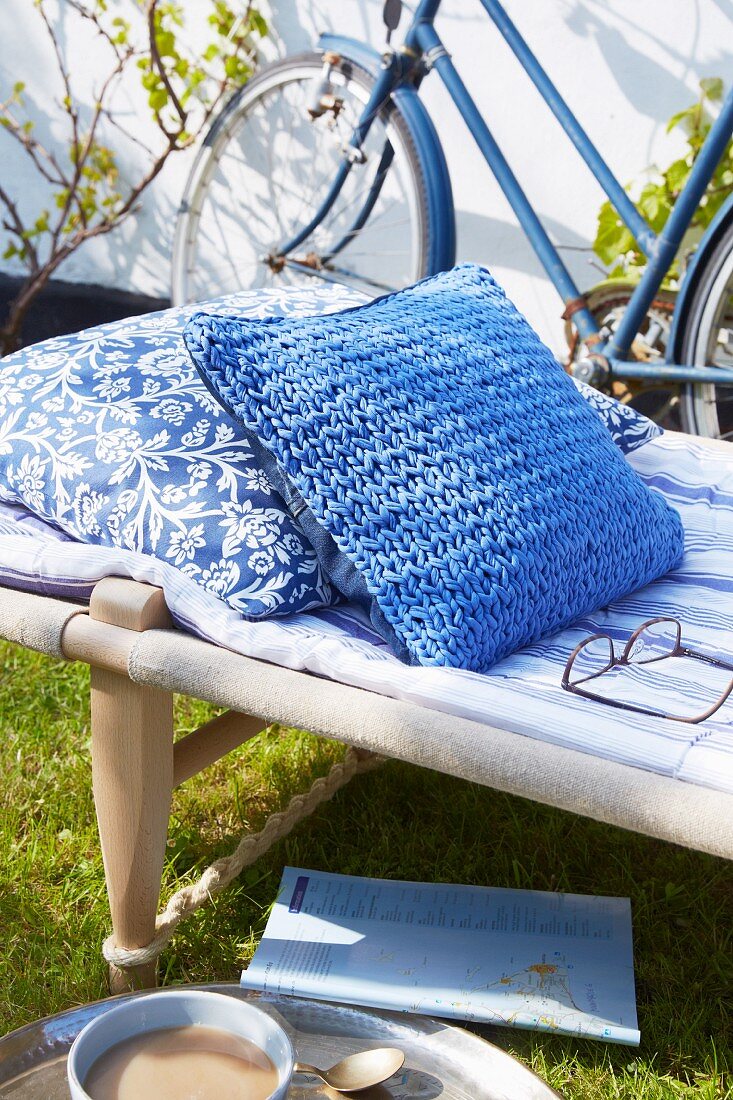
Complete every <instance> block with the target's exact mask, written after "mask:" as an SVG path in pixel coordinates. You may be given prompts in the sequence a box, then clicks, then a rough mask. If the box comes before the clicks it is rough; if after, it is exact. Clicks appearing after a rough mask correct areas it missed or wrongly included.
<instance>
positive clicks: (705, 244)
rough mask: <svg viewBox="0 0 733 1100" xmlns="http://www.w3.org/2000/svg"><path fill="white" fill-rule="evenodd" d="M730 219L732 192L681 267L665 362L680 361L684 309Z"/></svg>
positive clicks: (732, 205) (732, 218)
mask: <svg viewBox="0 0 733 1100" xmlns="http://www.w3.org/2000/svg"><path fill="white" fill-rule="evenodd" d="M731 221H733V195H731V196H730V198H728V199H726V201H725V202H724V203H723V205H722V206H721V208H720V210H719V211H718V213H717V214H716V215H715V217H714V218H713V220H712V221H711V223H710V225H709V226H708V227H707V229H706V230H705V233H704V235H703V238H702V240H701V241H700V243H699V245H698V246H697V248H696V249H695V252H694V253H693V255H692V258H691V259H690V262H689V263H688V265H687V268H686V270H685V275H684V278H683V280H682V285H681V287H680V289H679V292H678V294H677V302H676V304H675V310H674V315H673V317H672V328H671V331H670V334H669V340H668V342H667V362H668V363H678V362H679V361H680V355H681V352H682V349H681V347H680V346H679V345H681V343H682V336H683V333H684V330H685V322H686V320H687V311H688V309H689V305H690V302H691V301H692V298H693V296H694V293H695V288H696V287H697V284H698V282H699V280H700V277H701V275H702V273H703V271H704V270H705V266H706V264H707V261H708V258H709V257H710V256H711V255H712V253H713V251H714V249H715V247H716V245H717V243H718V241H719V240H720V238H721V236H722V235H723V233H724V231H725V230H726V228H727V227H728V225H729V223H730V222H731Z"/></svg>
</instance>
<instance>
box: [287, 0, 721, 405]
mask: <svg viewBox="0 0 733 1100" xmlns="http://www.w3.org/2000/svg"><path fill="white" fill-rule="evenodd" d="M480 2H481V4H482V6H483V8H484V9H485V11H486V13H487V15H488V16H489V18H490V19H491V20H492V22H493V23H494V24H495V25H496V27H497V28H498V29H499V31H500V32H501V34H502V36H503V37H504V39H505V41H506V42H507V44H508V45H509V47H510V48H511V50H512V51H513V52H514V54H515V56H516V58H517V60H518V61H519V63H520V64H521V66H522V68H523V69H524V71H525V72H526V73H527V75H528V76H529V78H530V79H531V80H532V82H533V84H534V85H535V87H536V88H537V89H538V91H539V92H540V94H541V95H542V97H543V98H544V100H545V102H546V103H547V105H548V107H549V108H550V110H551V111H552V113H553V114H554V115H555V117H556V119H557V120H558V122H559V123H560V125H561V126H562V128H563V130H564V131H565V133H566V134H567V135H568V137H569V138H570V140H571V142H572V143H573V145H574V146H575V148H576V149H577V150H578V152H579V153H580V156H581V157H582V159H583V160H584V162H585V163H586V165H587V166H588V168H589V169H590V171H591V172H592V173H593V175H594V176H595V178H596V179H597V181H598V183H599V184H600V185H601V187H602V188H603V190H604V191H605V193H606V195H607V196H608V198H609V200H610V201H611V203H612V204H613V206H614V207H615V209H616V211H617V212H618V214H619V216H620V218H621V219H622V221H623V222H624V224H625V225H626V226H627V228H628V229H629V230H630V231H631V233H632V234H633V235H634V237H635V238H636V240H637V242H638V244H639V247H640V248H641V249H642V250H643V252H644V253H645V255H646V256H647V258H648V263H647V265H646V268H645V271H644V275H643V276H642V278H641V281H640V282H639V285H638V286H637V287H636V289H635V290H634V293H633V294H632V296H631V298H630V300H629V302H628V305H627V307H626V309H625V311H624V314H623V316H622V318H621V321H620V322H619V324H618V327H617V328H616V330H615V332H614V333H613V335H612V336H611V337H610V339H608V340H607V341H606V342H604V341H603V340H602V338H601V337H600V336H599V331H598V325H597V323H596V321H595V319H594V317H593V315H592V313H591V312H590V310H589V309H588V306H587V303H586V300H585V298H584V297H583V295H582V294H581V291H580V290H579V288H578V287H577V285H576V284H575V282H574V280H573V278H572V276H571V275H570V272H569V271H568V269H567V267H566V266H565V264H564V263H563V260H562V258H561V256H560V255H559V253H558V250H557V249H556V248H555V246H554V245H553V243H552V241H551V240H550V238H549V236H548V234H547V232H546V230H545V228H544V226H543V225H542V223H541V222H540V220H539V218H538V217H537V214H536V213H535V211H534V209H533V207H532V205H531V203H530V201H529V199H528V198H527V196H526V194H525V193H524V191H523V189H522V187H521V185H520V183H519V181H518V179H517V177H516V176H515V175H514V173H513V172H512V169H511V168H510V166H509V164H508V163H507V160H506V158H505V157H504V154H503V153H502V151H501V149H500V147H499V145H498V144H497V142H496V139H495V138H494V136H493V134H492V133H491V130H490V129H489V127H488V125H487V124H486V122H485V120H484V118H483V116H482V115H481V113H480V111H479V109H478V107H477V106H476V103H475V102H474V100H473V99H472V97H471V95H470V93H469V91H468V89H467V88H466V86H465V84H464V83H463V81H462V79H461V77H460V75H459V73H458V71H457V69H456V67H455V65H454V64H453V62H452V60H451V58H450V55H449V53H448V51H447V50H446V48H445V46H444V45H443V43H442V41H441V39H440V37H439V36H438V34H437V32H436V30H435V27H434V25H433V24H434V21H435V17H436V15H437V13H438V10H439V8H440V5H441V3H442V0H420V2H419V3H418V5H417V8H416V10H415V13H414V16H413V20H412V22H411V24H410V26H409V28H408V30H407V33H406V35H405V39H404V43H403V46H402V47H401V49H400V50H398V51H396V52H391V51H388V52H387V53H386V54H385V55H384V58H383V65H382V69H381V71H380V72H379V74H378V75H377V77H376V80H375V83H374V87H373V89H372V93H371V95H370V98H369V101H368V103H367V104H366V106H365V108H364V111H363V114H362V116H361V118H360V120H359V123H358V125H357V127H356V129H355V130H354V133H353V135H352V137H351V141H350V146H349V150H348V153H347V156H346V157H345V159H344V161H343V163H342V165H341V167H340V169H339V171H338V173H337V176H336V177H335V179H334V180H333V182H332V184H331V187H330V189H329V192H328V194H327V195H326V197H325V199H324V201H323V203H322V205H321V207H320V209H319V210H318V212H317V213H316V214H315V216H314V217H313V219H312V220H311V221H310V222H309V224H308V225H307V226H305V227H304V228H303V229H302V230H301V231H300V232H299V233H298V235H297V236H296V237H294V238H293V239H292V240H290V241H288V242H287V243H286V244H284V245H283V246H282V248H281V249H280V254H281V255H283V256H285V255H287V254H288V253H289V252H291V251H292V249H294V248H296V247H298V245H299V244H301V243H302V242H303V241H304V240H305V239H306V238H307V237H308V236H309V235H310V233H312V231H313V229H315V227H316V226H317V225H318V224H319V222H320V221H321V220H322V219H323V218H324V217H325V215H326V214H327V213H328V211H329V210H330V209H331V207H332V206H333V204H334V202H335V200H336V198H337V196H338V194H339V192H340V191H341V189H342V187H343V185H344V182H345V180H346V178H347V176H348V174H349V172H350V171H351V168H352V166H353V164H354V163H355V161H357V160H358V155H359V150H360V148H361V144H362V142H363V141H364V138H365V136H366V134H367V133H368V131H369V128H370V126H371V123H372V120H373V119H374V118H375V117H376V116H377V114H378V112H379V110H380V108H381V107H382V106H383V104H384V103H385V102H387V100H388V99H389V98H390V96H392V95H394V93H395V91H396V90H398V89H399V88H400V87H401V86H405V85H407V86H411V87H412V88H419V85H420V83H421V81H422V79H423V78H424V76H425V75H426V73H428V72H430V71H431V70H433V69H434V70H435V71H436V72H437V73H438V75H439V76H440V78H441V80H442V81H443V83H444V85H445V87H446V89H447V91H448V93H449V95H450V97H451V99H452V100H453V102H454V103H455V105H456V107H457V108H458V110H459V111H460V113H461V115H462V117H463V119H464V121H465V123H466V125H467V126H468V129H469V130H470V132H471V134H472V135H473V137H474V139H475V141H476V143H477V145H478V147H479V149H480V151H481V153H482V155H483V157H484V159H485V160H486V162H487V164H488V165H489V167H490V169H491V170H492V172H493V174H494V176H495V177H496V179H497V181H498V183H499V185H500V187H501V189H502V191H503V192H504V194H505V195H506V197H507V200H508V201H509V203H510V205H511V207H512V209H513V210H514V213H515V214H516V217H517V219H518V221H519V224H520V225H521V227H522V229H523V230H524V232H525V234H526V236H527V238H528V239H529V241H530V243H531V245H532V247H533V248H534V250H535V252H536V253H537V256H538V257H539V259H540V262H541V263H542V265H543V267H544V269H545V271H546V272H547V275H548V277H549V278H550V280H551V281H552V283H553V285H554V286H555V288H556V290H557V291H558V293H559V294H560V296H561V297H562V299H563V301H564V302H565V307H566V309H565V314H564V316H566V317H571V318H572V321H573V323H574V324H575V326H576V327H577V329H578V331H579V333H580V335H581V337H582V338H583V339H584V340H585V341H586V342H587V343H588V344H589V345H591V346H592V347H593V350H592V352H591V354H590V364H588V363H587V364H586V376H587V377H588V380H589V381H593V382H598V381H601V380H603V379H604V377H608V375H609V374H612V375H613V376H614V377H615V378H636V379H643V378H646V379H658V380H660V381H665V382H666V381H674V382H694V383H708V382H711V383H714V384H716V385H721V384H723V385H733V370H730V369H726V368H723V367H701V366H693V365H684V364H672V365H669V364H665V365H664V366H660V365H654V364H648V363H638V362H635V361H632V360H629V359H627V356H628V354H629V351H630V349H631V344H632V342H633V340H634V338H635V336H636V335H637V333H638V331H639V327H640V325H641V324H642V322H643V320H644V318H645V316H646V314H647V311H648V309H649V307H650V306H651V304H652V301H653V299H654V297H655V296H656V294H657V292H658V291H659V288H660V286H661V283H662V280H663V278H664V275H665V273H666V272H667V270H668V269H669V267H670V265H671V263H672V261H673V260H674V257H675V255H676V254H677V251H678V249H679V246H680V244H681V242H682V237H683V235H684V233H685V231H686V229H687V227H688V226H689V224H690V220H691V218H692V216H693V214H694V212H695V210H696V208H697V206H698V204H699V202H700V200H701V198H702V196H703V195H704V193H705V189H706V187H707V185H708V183H709V181H710V179H711V177H712V175H713V172H714V171H715V167H716V165H717V163H718V161H719V160H720V157H721V155H722V153H723V151H724V149H725V147H726V144H727V142H728V140H729V138H730V136H731V133H733V90H731V92H730V93H729V95H728V96H727V98H726V100H725V103H724V104H723V106H722V108H721V111H720V113H719V115H718V118H717V119H716V121H715V122H714V124H713V125H712V127H711V129H710V132H709V134H708V136H707V139H706V141H705V143H704V145H703V147H702V149H701V150H700V153H699V155H698V157H697V159H696V161H695V164H694V167H693V169H692V171H691V173H690V176H689V179H688V181H687V184H686V185H685V187H684V189H683V190H682V192H681V193H680V195H679V197H678V198H677V201H676V203H675V205H674V209H673V211H672V213H671V214H670V216H669V218H668V220H667V223H666V225H665V226H664V229H663V230H662V232H661V233H660V234H656V233H654V231H653V230H652V229H651V228H650V226H649V225H648V224H647V223H646V221H645V220H644V218H643V216H642V215H641V213H640V212H639V210H638V209H637V208H636V206H635V205H634V203H633V202H632V201H631V199H630V198H629V196H628V195H627V194H626V192H625V191H624V189H623V187H622V186H621V184H620V183H619V182H618V180H617V179H616V177H615V176H614V175H613V173H612V172H611V170H610V168H609V167H608V165H607V164H606V162H605V161H604V160H603V157H602V156H601V154H600V153H599V151H598V149H597V148H596V147H595V145H594V144H593V142H592V141H591V140H590V138H589V137H588V135H587V134H586V132H585V130H584V129H583V127H582V126H581V125H580V123H579V122H578V120H577V118H576V117H575V115H574V114H573V112H572V111H571V110H570V108H569V107H568V105H567V103H566V102H565V100H564V99H563V98H562V96H561V95H560V93H559V92H558V90H557V88H556V87H555V85H554V84H553V83H552V81H551V80H550V78H549V77H548V75H547V73H546V72H545V71H544V69H543V68H542V66H541V65H540V64H539V62H538V60H537V58H536V57H535V56H534V54H533V53H532V51H531V50H530V48H529V46H528V45H527V43H526V42H525V41H524V39H523V38H522V36H521V35H520V33H519V31H518V30H517V28H516V27H515V26H514V24H513V23H512V21H511V20H510V19H509V17H508V15H507V14H506V12H505V11H504V9H503V8H502V6H501V4H500V3H499V0H480ZM387 156H388V160H387V162H386V164H385V166H384V171H382V170H381V166H380V171H379V172H378V173H377V183H376V184H375V187H376V189H377V190H376V191H375V189H374V188H373V189H372V190H373V192H374V193H373V194H372V195H370V198H369V200H368V202H371V203H372V204H373V201H374V199H375V198H376V194H377V193H378V188H379V186H381V183H380V182H379V181H380V180H381V179H382V178H383V176H384V174H385V173H386V171H387V170H388V168H389V154H388V153H387ZM370 209H371V207H369V209H368V210H367V211H366V216H368V213H369V210H370ZM366 216H364V217H363V220H362V224H363V221H365V220H366ZM346 241H347V238H345V239H344V240H343V241H341V242H339V244H338V245H337V246H336V247H335V248H334V249H333V250H332V252H331V256H332V255H334V254H335V253H336V252H337V251H339V250H340V249H341V248H342V247H344V244H345V243H346ZM328 258H330V257H328Z"/></svg>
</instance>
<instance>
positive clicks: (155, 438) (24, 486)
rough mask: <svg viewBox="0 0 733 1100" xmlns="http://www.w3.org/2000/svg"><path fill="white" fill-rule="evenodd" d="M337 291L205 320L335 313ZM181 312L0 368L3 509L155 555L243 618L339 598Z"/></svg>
mask: <svg viewBox="0 0 733 1100" xmlns="http://www.w3.org/2000/svg"><path fill="white" fill-rule="evenodd" d="M358 301H360V298H359V297H358V296H356V295H355V294H354V293H353V292H351V291H348V290H346V289H344V288H342V287H338V288H330V287H328V288H317V289H310V288H309V289H307V290H305V291H303V290H299V291H289V290H277V291H272V290H264V291H256V292H251V291H250V292H242V293H240V294H237V295H234V296H231V297H229V298H226V299H219V300H216V301H214V302H211V303H208V304H207V305H206V307H205V308H206V309H207V311H209V312H220V313H221V314H223V315H230V314H234V315H237V316H239V317H271V316H273V315H277V316H287V315H290V314H294V315H304V314H313V313H324V312H332V311H334V310H338V309H343V308H345V307H347V306H351V305H354V304H355V303H356V302H358ZM200 309H201V306H200V305H197V306H185V307H180V308H178V309H169V310H165V311H163V312H161V313H153V314H147V315H145V316H142V317H133V318H129V319H126V320H124V321H119V322H115V323H113V324H108V325H102V326H100V327H97V328H91V329H87V330H85V331H82V332H80V333H77V334H76V335H73V336H63V337H57V338H55V339H52V340H46V341H44V342H43V343H41V344H36V345H34V346H33V347H29V348H25V349H23V350H22V351H20V352H17V353H16V354H14V355H11V356H8V357H7V358H5V359H3V360H2V361H0V499H2V500H6V501H9V502H12V503H21V504H24V505H25V506H26V507H27V508H29V509H30V510H31V511H32V512H34V513H35V514H36V515H38V516H41V517H42V518H44V519H46V520H50V521H51V522H53V523H54V524H56V525H57V526H58V527H60V528H61V529H62V530H63V531H65V532H66V533H68V534H70V535H73V536H75V537H76V538H78V539H81V540H82V541H84V542H89V543H97V544H100V545H107V546H119V547H123V548H126V549H129V550H136V551H140V552H142V553H147V554H152V555H154V556H157V557H159V558H161V559H162V560H164V561H166V562H168V563H170V564H171V565H174V566H175V567H176V568H178V569H180V570H181V571H182V572H183V573H185V574H186V575H187V576H189V577H191V578H192V579H194V580H196V581H197V582H198V583H200V584H201V585H203V586H204V587H205V588H206V589H208V590H209V591H210V592H212V593H213V594H214V595H216V596H218V597H219V598H220V599H222V600H225V601H226V602H227V603H228V604H229V605H230V606H231V607H233V608H234V609H235V610H237V611H239V612H240V613H241V614H243V615H245V616H246V617H248V618H253V619H254V618H262V617H264V616H268V615H285V614H290V613H292V612H296V611H305V610H307V609H309V608H313V607H318V606H323V605H327V604H330V603H332V602H334V601H335V599H336V598H337V596H336V593H335V592H334V591H333V590H332V588H331V586H330V585H329V583H328V581H327V580H326V578H325V577H324V575H323V574H322V572H321V569H320V566H319V564H318V561H317V559H316V555H315V553H314V551H313V549H312V547H311V545H310V544H309V542H308V540H307V539H306V538H305V536H304V535H303V533H302V531H301V530H300V528H299V526H298V524H297V521H295V520H294V519H293V518H292V517H291V516H290V514H289V513H288V510H287V508H286V506H285V504H284V502H283V500H282V498H281V497H280V496H279V494H278V493H277V492H276V491H275V490H274V489H273V488H272V486H271V485H270V482H269V480H268V478H267V476H266V475H265V473H264V471H263V470H262V468H261V467H260V465H259V464H258V462H257V461H256V459H255V457H254V455H253V454H252V450H251V447H250V445H249V443H248V442H247V440H246V438H245V435H244V433H243V431H242V430H241V428H240V427H239V426H238V425H237V423H236V422H235V421H234V420H232V419H231V418H230V417H229V416H228V415H227V414H226V413H225V412H224V410H223V409H222V408H221V405H220V404H219V403H218V402H217V401H215V400H214V399H213V397H212V396H211V395H210V394H209V392H208V391H207V389H206V388H205V386H204V384H203V382H202V381H201V380H200V378H199V376H198V373H197V372H196V370H195V368H194V366H193V364H192V363H191V361H190V359H189V357H188V354H187V352H186V349H185V347H184V344H183V339H182V333H183V329H184V327H185V325H186V322H187V320H188V318H189V316H190V315H191V314H192V313H194V312H196V311H197V310H200Z"/></svg>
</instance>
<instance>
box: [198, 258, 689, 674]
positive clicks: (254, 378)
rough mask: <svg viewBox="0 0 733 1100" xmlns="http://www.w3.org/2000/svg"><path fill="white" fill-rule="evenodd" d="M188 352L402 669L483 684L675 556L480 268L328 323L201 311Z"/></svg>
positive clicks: (607, 446)
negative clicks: (459, 671)
mask: <svg viewBox="0 0 733 1100" xmlns="http://www.w3.org/2000/svg"><path fill="white" fill-rule="evenodd" d="M186 342H187V345H188V348H189V351H190V352H191V355H192V357H193V359H194V361H195V363H196V365H197V366H198V368H199V370H200V371H201V373H202V375H203V377H204V379H205V380H206V381H207V383H208V385H209V386H210V388H211V389H212V390H213V392H214V393H215V394H216V395H218V397H219V399H220V400H221V401H222V403H223V404H224V405H225V407H226V408H227V409H229V410H230V411H231V412H232V413H233V414H234V415H235V416H236V417H238V418H239V419H240V420H241V421H242V423H243V425H244V427H245V429H246V430H247V431H249V432H250V433H252V435H253V436H256V437H257V439H258V440H259V441H260V442H261V443H262V444H263V445H264V448H266V449H267V451H269V452H270V453H271V455H272V456H274V459H275V460H276V464H277V470H278V472H279V483H278V488H280V489H281V490H282V491H283V492H284V493H285V494H286V499H287V500H288V501H289V503H290V506H291V507H292V508H293V510H294V511H295V512H297V513H298V514H299V519H300V522H301V523H303V522H305V524H306V530H307V532H308V534H309V536H310V537H311V538H312V539H313V538H314V537H315V536H314V534H313V530H314V529H315V532H316V536H317V535H318V534H320V536H321V537H320V545H316V551H317V553H319V557H320V559H321V563H322V565H323V566H324V567H325V568H326V569H327V570H328V571H329V572H330V575H331V576H332V579H333V580H334V581H335V582H336V583H337V584H338V585H339V586H340V587H341V589H342V590H343V591H344V592H345V594H346V595H348V596H349V597H350V598H356V599H361V600H362V602H364V603H365V605H367V606H368V607H369V610H370V612H371V615H372V621H373V622H374V623H375V625H377V626H378V628H379V629H380V630H381V631H382V632H383V634H384V636H385V637H386V639H387V641H388V642H389V643H390V645H391V646H392V648H393V650H394V651H395V652H396V653H397V655H398V656H400V657H401V658H402V659H404V660H409V661H410V662H411V663H419V664H425V665H451V666H457V667H461V668H466V669H470V670H473V671H476V672H483V671H485V670H486V669H488V668H489V667H490V666H491V665H493V664H494V663H495V662H496V661H497V660H499V659H500V658H501V657H503V656H505V655H507V654H509V653H511V652H513V651H514V650H516V649H518V648H520V647H521V646H523V645H525V644H527V643H529V642H532V641H535V640H537V639H538V638H540V637H541V636H542V635H545V634H548V633H551V632H553V631H555V630H558V629H560V628H561V627H563V626H565V625H567V624H568V623H570V622H571V621H572V620H574V619H575V618H577V617H579V616H581V615H584V614H586V613H588V612H590V611H592V610H594V609H596V608H598V607H599V606H602V605H604V604H607V603H609V602H610V601H612V600H614V599H616V598H617V597H619V596H622V595H624V594H625V593H627V592H629V591H631V590H633V589H635V588H637V587H640V586H641V585H644V584H647V583H648V582H649V581H651V580H652V579H654V578H655V577H657V576H659V575H660V574H662V573H665V572H666V571H667V570H669V569H670V568H672V567H673V566H674V565H675V564H677V562H678V561H679V559H680V557H681V555H682V541H683V533H682V525H681V522H680V519H679V516H678V515H677V513H676V512H674V511H673V510H672V509H671V508H670V507H669V506H668V505H667V504H666V503H665V501H664V500H663V499H662V498H661V497H660V496H659V495H657V494H655V493H654V492H652V491H650V490H648V489H647V488H646V487H645V486H644V485H643V483H642V482H641V480H640V479H639V478H638V477H637V475H636V474H635V473H634V471H633V470H632V469H631V467H630V466H629V465H628V464H627V462H626V461H625V459H624V458H623V457H622V455H621V454H620V453H619V451H618V449H617V448H616V446H615V445H614V443H613V441H612V439H611V437H610V436H609V434H608V432H607V431H606V430H605V428H604V427H603V426H602V424H601V423H600V421H599V419H598V417H597V415H596V413H595V412H594V411H593V410H592V409H591V408H590V407H589V406H588V405H587V403H586V402H585V401H584V399H583V398H582V397H581V396H580V394H579V393H578V392H577V390H576V388H575V387H574V386H573V384H572V382H571V381H570V379H569V378H568V377H567V376H566V375H565V374H564V372H563V370H562V368H561V367H560V366H559V364H558V363H557V362H556V361H555V359H554V358H553V356H552V354H551V353H550V352H549V350H548V349H547V348H546V347H545V346H544V345H543V344H542V343H541V341H540V340H539V338H538V337H537V336H536V334H535V333H534V332H533V331H532V329H531V328H530V326H529V324H528V323H527V322H526V321H525V319H524V318H523V317H522V316H521V315H520V314H519V313H518V312H517V310H516V309H515V308H514V306H513V305H512V303H511V302H509V300H508V299H507V298H506V296H505V295H504V293H503V291H502V290H501V289H500V287H498V286H497V284H496V283H495V282H494V280H493V279H492V278H491V276H490V275H489V274H488V272H486V271H484V270H483V269H481V268H477V267H473V266H464V267H459V268H456V269H454V270H453V271H452V272H447V273H445V274H441V275H438V276H435V277H434V278H432V279H427V280H425V281H423V282H422V283H418V284H417V285H416V286H414V287H411V288H409V289H407V290H404V291H400V292H398V293H396V294H392V295H389V296H387V297H385V298H381V299H377V300H376V301H375V302H372V303H370V304H368V305H366V306H362V307H358V308H356V309H352V310H347V311H346V312H344V313H339V314H332V315H330V316H325V317H312V318H302V319H282V318H273V319H272V320H269V321H267V320H266V321H260V322H253V321H247V320H245V319H242V320H237V319H233V318H231V317H214V316H207V315H202V314H199V315H197V316H196V317H194V318H193V319H192V321H191V322H190V324H189V326H188V329H187V333H186ZM301 498H302V500H301Z"/></svg>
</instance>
